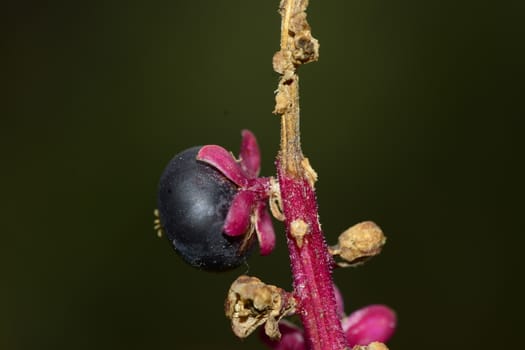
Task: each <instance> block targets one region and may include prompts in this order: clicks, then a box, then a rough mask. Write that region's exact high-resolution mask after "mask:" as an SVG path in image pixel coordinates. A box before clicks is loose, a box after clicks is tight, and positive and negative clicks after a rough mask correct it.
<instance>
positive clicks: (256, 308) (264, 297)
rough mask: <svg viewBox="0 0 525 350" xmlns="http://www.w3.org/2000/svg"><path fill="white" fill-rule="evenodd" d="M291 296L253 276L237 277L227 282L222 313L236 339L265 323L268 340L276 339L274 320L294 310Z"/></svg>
mask: <svg viewBox="0 0 525 350" xmlns="http://www.w3.org/2000/svg"><path fill="white" fill-rule="evenodd" d="M295 305H296V302H295V299H294V298H293V296H292V295H291V294H290V293H288V292H286V291H285V290H283V289H281V288H279V287H276V286H272V285H268V284H265V283H263V282H261V280H260V279H258V278H256V277H249V276H240V277H239V278H237V279H236V280H235V281H234V282H233V283H232V285H231V287H230V290H229V292H228V297H227V299H226V303H225V312H226V316H227V317H228V318H229V319H231V323H232V330H233V333H235V335H236V336H238V337H239V338H246V337H247V336H248V335H250V333H252V332H253V331H254V330H255V329H256V328H257V327H259V326H260V325H262V324H264V323H265V327H264V331H265V333H266V335H267V336H268V337H270V338H271V339H279V338H280V337H281V333H280V332H279V327H278V321H279V320H280V319H281V318H283V317H284V316H289V315H292V314H294V312H295Z"/></svg>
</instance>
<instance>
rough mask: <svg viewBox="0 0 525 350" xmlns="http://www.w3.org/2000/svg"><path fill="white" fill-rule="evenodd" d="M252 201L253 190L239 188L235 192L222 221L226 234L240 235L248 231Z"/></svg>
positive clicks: (253, 198) (253, 196)
mask: <svg viewBox="0 0 525 350" xmlns="http://www.w3.org/2000/svg"><path fill="white" fill-rule="evenodd" d="M254 203H255V194H254V193H253V192H251V191H242V190H241V191H240V192H239V193H237V194H236V195H235V197H234V198H233V201H232V204H231V206H230V210H229V211H228V215H226V220H225V221H224V233H226V234H227V235H228V236H240V235H243V234H245V233H246V232H248V227H249V226H250V214H251V212H252V208H253V205H254Z"/></svg>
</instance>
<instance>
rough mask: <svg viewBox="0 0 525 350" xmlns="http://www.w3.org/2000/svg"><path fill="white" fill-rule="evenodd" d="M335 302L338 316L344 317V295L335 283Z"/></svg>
mask: <svg viewBox="0 0 525 350" xmlns="http://www.w3.org/2000/svg"><path fill="white" fill-rule="evenodd" d="M334 294H335V303H336V305H337V316H339V318H343V317H344V316H345V304H344V301H343V295H342V294H341V291H340V290H339V288H337V286H336V285H335V284H334Z"/></svg>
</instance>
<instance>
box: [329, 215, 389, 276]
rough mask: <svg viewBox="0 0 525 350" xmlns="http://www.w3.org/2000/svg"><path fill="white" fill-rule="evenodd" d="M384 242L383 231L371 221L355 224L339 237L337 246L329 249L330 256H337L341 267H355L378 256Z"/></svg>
mask: <svg viewBox="0 0 525 350" xmlns="http://www.w3.org/2000/svg"><path fill="white" fill-rule="evenodd" d="M385 242H386V237H385V235H384V234H383V231H381V229H380V228H379V226H377V225H376V224H375V223H373V222H372V221H364V222H361V223H359V224H356V225H354V226H352V227H350V228H349V229H347V230H346V231H345V232H343V233H342V234H341V235H340V236H339V242H338V244H337V245H335V246H333V247H331V248H329V249H330V254H332V255H339V256H340V257H341V258H342V259H343V260H345V261H344V262H341V263H338V265H339V266H341V267H346V266H355V265H359V264H361V263H363V262H364V261H365V260H367V259H368V258H371V257H373V256H375V255H378V254H379V253H380V252H381V248H382V247H383V245H384V244H385Z"/></svg>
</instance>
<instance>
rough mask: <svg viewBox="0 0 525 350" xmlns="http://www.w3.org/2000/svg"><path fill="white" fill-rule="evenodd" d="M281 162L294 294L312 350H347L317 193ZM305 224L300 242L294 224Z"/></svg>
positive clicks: (283, 203) (279, 170) (279, 173)
mask: <svg viewBox="0 0 525 350" xmlns="http://www.w3.org/2000/svg"><path fill="white" fill-rule="evenodd" d="M279 165H280V164H279V162H278V163H277V169H278V176H279V186H280V190H281V198H282V201H283V202H282V206H283V211H284V215H285V217H286V220H285V221H286V237H287V243H288V250H289V253H290V261H291V266H292V273H293V283H294V292H295V296H296V298H297V300H298V305H299V307H298V309H299V314H300V317H301V321H302V323H303V327H304V330H305V337H306V344H307V346H308V348H309V349H311V350H343V349H345V348H347V343H346V338H345V336H344V333H343V329H342V327H341V321H340V320H339V317H338V315H337V305H336V301H335V294H334V289H333V282H332V274H331V264H332V257H331V256H330V254H329V253H328V249H327V246H326V243H325V240H324V236H323V233H322V231H321V227H320V224H319V220H318V213H317V200H316V196H315V190H314V189H313V187H312V186H311V185H310V184H309V183H308V181H307V180H305V179H302V178H292V177H290V176H289V175H287V174H286V173H285V171H284V170H283V169H282V168H281V167H280V166H279ZM296 220H302V221H304V222H305V223H306V224H307V225H308V227H309V229H308V232H307V234H306V235H305V236H304V238H303V239H302V242H300V243H298V241H297V240H296V238H295V237H294V236H293V235H292V228H291V225H292V223H293V222H294V221H296Z"/></svg>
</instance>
